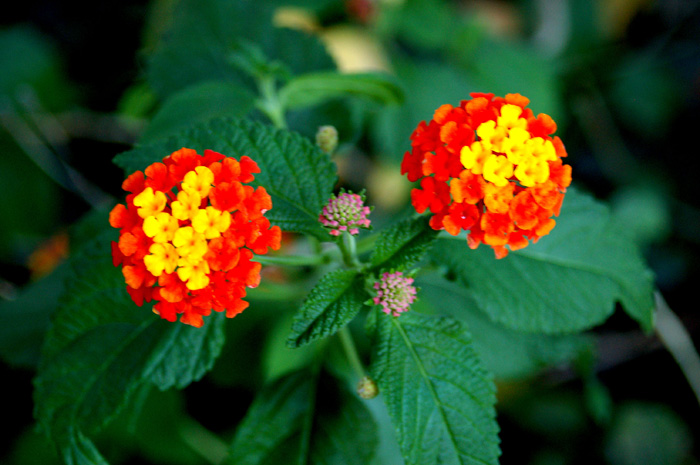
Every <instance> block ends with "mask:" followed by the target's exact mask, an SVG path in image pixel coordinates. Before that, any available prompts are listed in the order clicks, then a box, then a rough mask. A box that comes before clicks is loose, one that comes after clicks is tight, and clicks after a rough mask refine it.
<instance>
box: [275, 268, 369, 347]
mask: <svg viewBox="0 0 700 465" xmlns="http://www.w3.org/2000/svg"><path fill="white" fill-rule="evenodd" d="M365 300H367V295H366V293H365V292H364V290H363V279H362V276H360V275H359V274H358V272H357V271H354V270H336V271H333V272H331V273H328V274H327V275H326V276H324V277H323V278H321V280H320V281H319V282H318V284H316V286H315V287H314V288H313V289H312V290H311V292H310V293H309V295H308V297H307V298H306V300H305V301H304V303H303V305H302V306H301V308H300V309H299V311H298V312H297V314H296V315H295V317H294V322H293V323H292V332H291V333H290V335H289V338H288V339H287V345H288V346H290V347H299V346H302V345H305V344H308V343H310V342H312V341H315V340H316V339H319V338H322V337H327V336H330V335H333V334H335V333H336V332H337V331H338V330H339V329H341V328H342V327H343V326H345V325H346V324H348V323H349V322H350V321H351V320H352V319H353V318H355V316H356V315H357V314H358V312H359V311H360V309H361V308H362V305H363V302H364V301H365Z"/></svg>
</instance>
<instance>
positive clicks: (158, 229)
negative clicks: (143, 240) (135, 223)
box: [143, 212, 179, 242]
mask: <svg viewBox="0 0 700 465" xmlns="http://www.w3.org/2000/svg"><path fill="white" fill-rule="evenodd" d="M178 227H179V226H178V222H177V218H175V217H173V216H172V215H170V213H166V212H162V213H158V214H157V215H155V216H149V217H148V218H146V219H145V220H143V232H144V233H146V236H148V237H150V238H152V239H153V242H168V241H172V240H173V236H175V232H176V231H177V229H178Z"/></svg>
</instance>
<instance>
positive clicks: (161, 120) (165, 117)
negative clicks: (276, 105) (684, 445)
mask: <svg viewBox="0 0 700 465" xmlns="http://www.w3.org/2000/svg"><path fill="white" fill-rule="evenodd" d="M254 101H255V96H254V95H253V93H251V92H250V91H249V90H247V88H245V87H242V86H238V85H235V84H232V83H230V82H225V81H206V82H201V83H197V84H193V85H192V86H190V87H187V88H186V89H183V90H181V91H179V92H177V93H176V94H174V95H172V96H171V97H170V98H169V99H167V100H166V101H165V103H164V104H163V105H162V106H161V107H160V109H159V110H158V112H157V113H156V114H155V115H154V116H153V118H152V119H151V122H150V124H149V125H148V127H147V128H146V130H145V131H144V133H143V135H142V136H141V141H142V142H146V143H147V142H149V141H154V140H156V139H160V138H162V137H167V136H172V135H174V134H177V133H178V132H180V131H182V130H183V129H187V128H188V127H190V126H192V125H194V124H196V123H200V122H202V123H203V122H206V121H208V120H210V119H213V118H216V117H222V116H230V117H243V116H245V115H246V114H248V112H249V111H250V110H251V109H252V108H253V105H254Z"/></svg>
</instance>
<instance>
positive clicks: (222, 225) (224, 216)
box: [192, 207, 231, 239]
mask: <svg viewBox="0 0 700 465" xmlns="http://www.w3.org/2000/svg"><path fill="white" fill-rule="evenodd" d="M230 225H231V214H230V213H229V212H227V211H221V210H217V209H216V208H214V207H207V208H206V209H200V210H199V211H198V212H197V214H195V215H194V217H193V218H192V227H193V228H194V230H195V231H197V232H198V233H200V234H204V237H206V238H207V239H214V238H215V237H219V236H221V233H222V232H224V231H226V230H227V229H228V227H229V226H230Z"/></svg>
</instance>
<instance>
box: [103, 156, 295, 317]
mask: <svg viewBox="0 0 700 465" xmlns="http://www.w3.org/2000/svg"><path fill="white" fill-rule="evenodd" d="M259 172H260V168H259V167H258V165H257V164H256V163H255V162H254V161H253V160H251V159H250V158H248V157H245V156H244V157H241V159H240V161H238V160H235V159H233V158H231V157H226V156H224V155H222V154H219V153H216V152H213V151H211V150H205V152H204V156H202V155H199V154H198V153H197V152H196V151H194V150H191V149H187V148H183V149H180V150H178V151H176V152H174V153H173V154H171V155H168V156H166V157H165V158H164V159H163V161H162V163H161V162H157V163H153V164H152V165H150V166H148V167H147V168H146V169H145V170H144V172H141V171H137V172H135V173H133V174H131V175H129V176H128V177H127V179H126V181H124V183H123V184H122V187H123V188H124V190H126V191H127V192H129V193H130V194H129V195H128V196H127V201H126V205H123V204H119V205H117V206H115V207H114V209H113V210H112V212H111V213H110V215H109V222H110V225H112V227H114V228H117V229H118V230H119V240H118V241H117V242H113V243H112V255H113V263H114V265H115V266H121V267H122V274H123V276H124V280H125V282H126V284H127V292H128V293H129V296H130V297H131V298H132V300H133V301H134V303H136V304H137V305H139V306H141V305H143V303H144V302H151V301H152V300H153V301H155V303H154V305H153V312H154V313H155V314H157V315H159V316H160V317H161V318H163V319H165V320H168V321H177V320H178V316H179V320H180V322H181V323H184V324H188V325H192V326H197V327H199V326H202V325H203V324H204V319H203V317H206V316H207V315H209V314H210V313H211V311H212V310H214V311H217V312H226V316H227V317H229V318H233V317H234V316H235V315H237V314H238V313H240V312H242V311H243V310H244V309H245V308H246V307H248V303H247V302H245V301H244V300H243V298H244V297H245V296H246V288H248V287H256V286H257V285H258V284H259V283H260V269H261V265H260V263H257V262H254V261H252V259H253V258H254V253H256V254H265V253H267V252H268V250H269V249H272V250H278V249H279V247H280V239H281V231H280V229H279V227H278V226H271V225H270V222H269V220H268V219H267V218H265V217H264V214H265V212H266V211H268V210H269V209H270V208H272V201H271V199H270V196H269V194H268V193H267V191H266V190H265V189H264V188H262V187H257V188H253V187H252V186H249V185H247V184H245V183H249V182H251V181H253V180H254V173H259ZM144 173H145V175H144ZM238 209H241V210H240V211H236V210H238ZM231 211H235V215H236V220H235V221H233V217H232V214H231Z"/></svg>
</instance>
